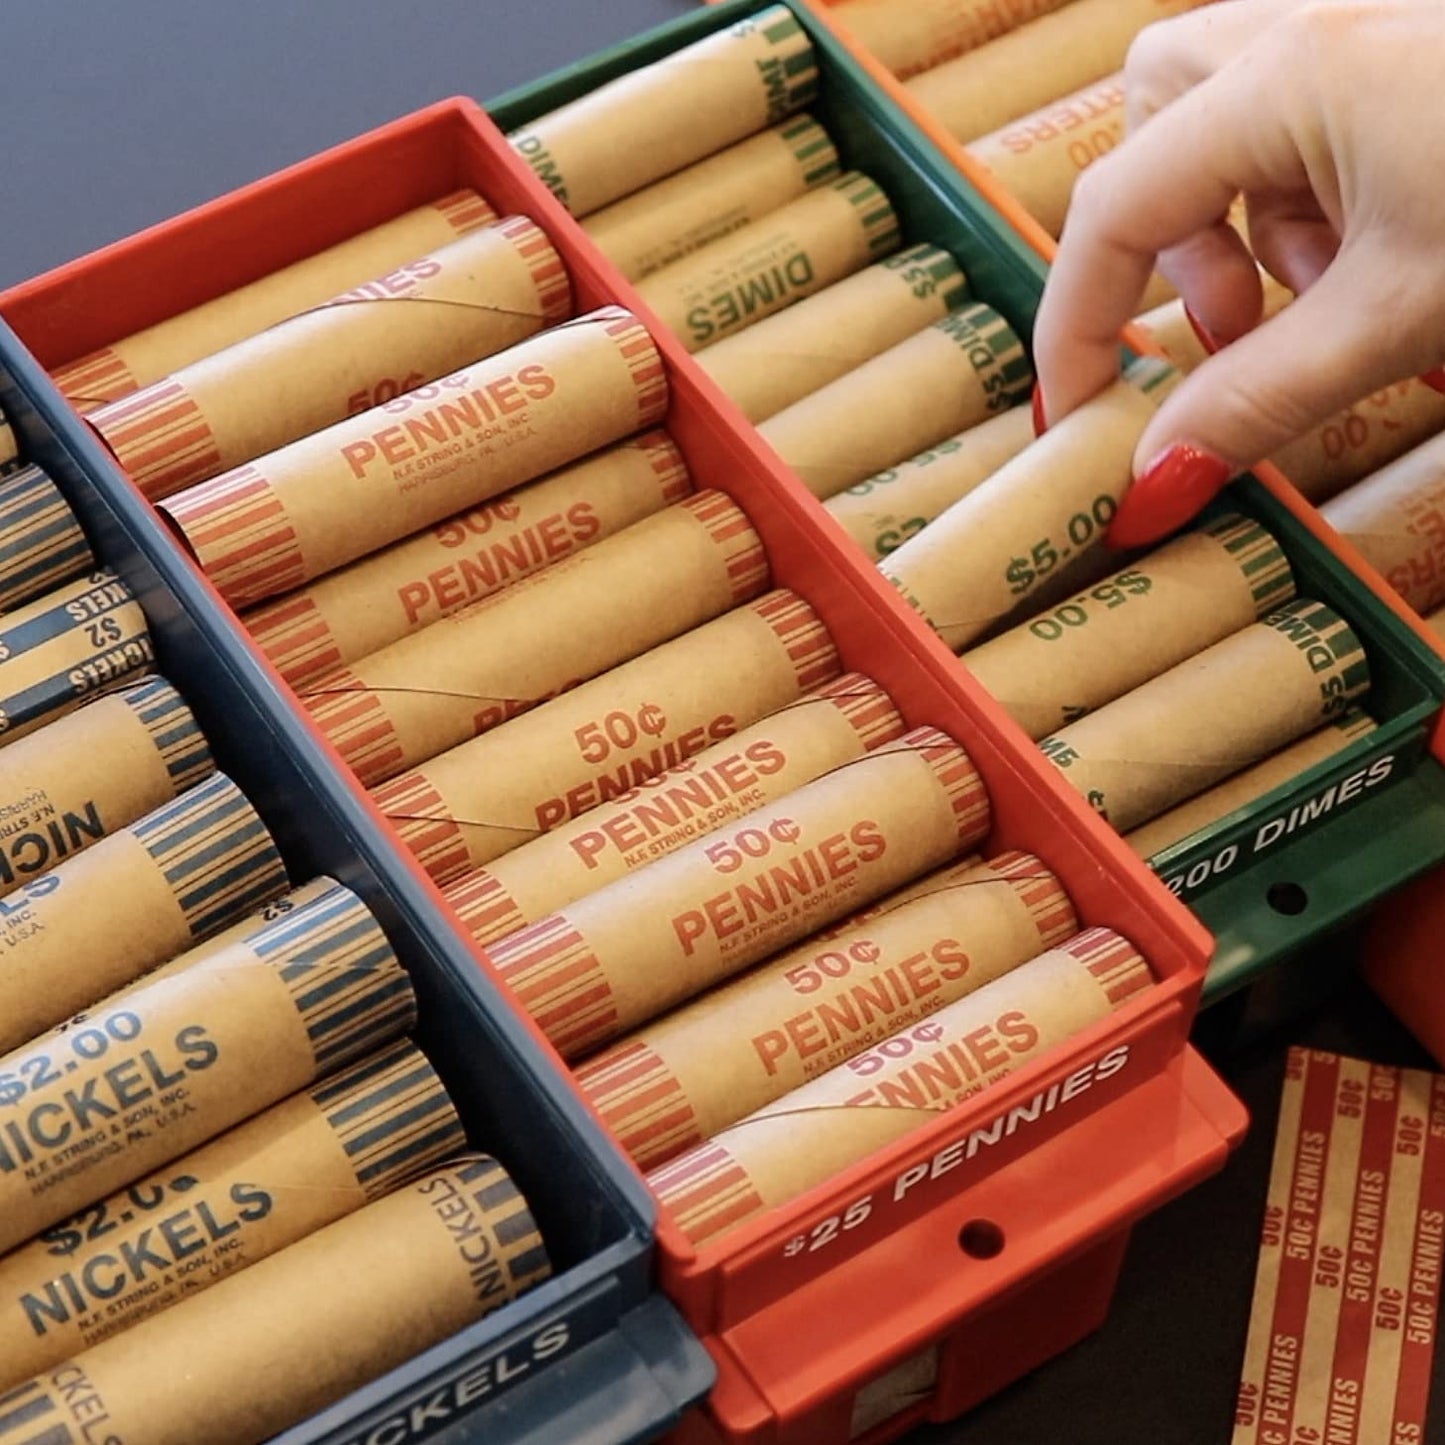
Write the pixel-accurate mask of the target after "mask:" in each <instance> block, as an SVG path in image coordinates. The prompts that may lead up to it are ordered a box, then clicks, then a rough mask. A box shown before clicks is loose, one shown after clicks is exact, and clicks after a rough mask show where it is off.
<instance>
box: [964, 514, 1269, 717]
mask: <svg viewBox="0 0 1445 1445" xmlns="http://www.w3.org/2000/svg"><path fill="white" fill-rule="evenodd" d="M1294 590H1295V589H1294V576H1293V574H1292V573H1291V571H1290V566H1289V562H1288V560H1287V559H1286V557H1285V555H1284V553H1283V552H1282V551H1281V550H1280V546H1279V543H1278V542H1276V541H1275V539H1274V538H1273V537H1272V536H1271V535H1270V534H1269V533H1268V532H1266V531H1265V529H1264V528H1263V527H1261V526H1260V525H1259V523H1258V522H1254V521H1250V520H1247V519H1246V518H1243V517H1239V516H1236V515H1233V514H1226V515H1225V516H1222V517H1220V518H1218V519H1217V520H1215V521H1213V522H1211V523H1210V524H1209V525H1208V526H1206V527H1203V528H1201V529H1200V530H1199V531H1197V532H1189V533H1186V534H1185V535H1184V536H1182V537H1176V538H1175V539H1174V540H1173V541H1172V542H1170V543H1168V544H1167V545H1166V546H1164V547H1161V548H1159V549H1158V550H1157V551H1155V552H1152V553H1150V554H1149V556H1147V557H1143V558H1141V559H1140V560H1139V561H1138V562H1137V563H1135V564H1134V565H1133V566H1132V567H1126V568H1124V570H1123V571H1121V572H1116V573H1114V575H1113V576H1112V577H1108V578H1106V579H1105V580H1104V581H1102V582H1098V583H1095V584H1094V586H1092V587H1089V588H1088V589H1086V590H1085V591H1083V592H1080V593H1078V594H1077V595H1075V596H1074V597H1072V598H1071V599H1070V600H1069V601H1067V602H1064V603H1061V604H1060V605H1059V606H1057V607H1054V608H1051V609H1050V610H1049V611H1047V612H1045V613H1041V614H1040V615H1039V616H1038V617H1035V618H1034V619H1033V621H1031V622H1026V623H1023V624H1021V625H1020V626H1018V627H1014V628H1011V629H1010V630H1009V631H1008V632H1005V633H1004V634H1003V635H1002V636H1000V637H996V638H994V640H993V641H992V642H986V643H984V644H983V646H982V647H976V648H974V649H973V650H972V651H970V652H965V653H964V654H963V664H964V666H965V667H967V668H968V670H969V671H970V672H971V673H972V674H973V675H974V677H975V678H977V679H978V681H979V682H981V683H982V684H983V685H984V687H985V688H987V689H988V691H989V692H990V693H992V694H993V696H994V698H995V700H996V701H998V702H999V703H1000V704H1001V705H1002V707H1003V709H1004V711H1005V712H1006V713H1008V715H1009V716H1010V717H1011V718H1013V720H1014V721H1015V722H1016V723H1018V724H1019V726H1020V727H1021V728H1023V730H1024V731H1025V732H1026V733H1028V735H1029V736H1030V737H1031V738H1034V739H1038V738H1042V737H1047V736H1048V735H1049V734H1050V733H1051V732H1054V731H1055V730H1056V729H1058V728H1061V727H1066V726H1067V725H1068V724H1069V723H1072V722H1076V721H1077V720H1078V719H1079V718H1081V717H1083V716H1084V715H1085V714H1086V713H1090V712H1093V711H1094V709H1095V708H1098V707H1102V706H1103V705H1104V704H1105V703H1108V702H1112V701H1113V700H1114V699H1115V698H1116V697H1120V696H1122V695H1123V694H1124V693H1126V692H1128V691H1129V690H1130V689H1131V688H1135V687H1138V686H1139V685H1140V684H1141V683H1145V682H1148V681H1149V679H1150V678H1152V677H1158V676H1159V674H1160V673H1163V672H1167V671H1168V670H1169V669H1170V668H1171V667H1173V666H1175V665H1176V664H1177V663H1181V662H1184V661H1186V660H1187V659H1188V658H1191V657H1193V656H1195V655H1196V654H1197V653H1200V652H1203V651H1204V649H1205V648H1206V647H1210V646H1212V645H1213V644H1214V643H1216V642H1219V641H1222V640H1223V639H1224V638H1226V637H1229V636H1231V635H1232V634H1233V633H1235V632H1238V631H1239V630H1240V629H1241V628H1243V627H1248V626H1249V624H1250V623H1252V622H1256V621H1258V620H1259V618H1261V617H1263V616H1264V615H1265V614H1266V613H1268V612H1271V611H1273V609H1274V608H1276V607H1279V606H1281V605H1282V604H1283V603H1285V602H1288V601H1289V600H1290V598H1291V597H1293V596H1294Z"/></svg>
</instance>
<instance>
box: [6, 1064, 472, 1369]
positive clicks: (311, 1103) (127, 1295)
mask: <svg viewBox="0 0 1445 1445" xmlns="http://www.w3.org/2000/svg"><path fill="white" fill-rule="evenodd" d="M465 1148H466V1135H465V1133H464V1131H463V1129H462V1125H461V1121H460V1120H459V1119H458V1118H457V1113H456V1110H455V1109H454V1108H453V1107H452V1102H451V1100H450V1099H449V1098H448V1097H447V1093H446V1090H445V1089H444V1088H443V1087H442V1083H441V1080H440V1079H438V1078H437V1076H436V1073H435V1072H434V1071H433V1069H432V1067H431V1065H430V1064H428V1063H427V1061H426V1060H425V1059H424V1058H423V1057H422V1056H421V1054H420V1053H419V1052H418V1051H417V1050H416V1049H415V1048H413V1047H412V1045H411V1044H409V1043H407V1042H405V1041H404V1040H402V1041H398V1042H397V1043H395V1044H391V1045H389V1046H388V1047H386V1048H383V1049H381V1050H380V1051H379V1052H377V1053H375V1054H373V1055H370V1056H369V1057H367V1058H365V1059H363V1060H362V1061H361V1062H360V1063H358V1064H354V1065H352V1067H350V1068H349V1069H344V1070H343V1071H342V1072H341V1073H339V1074H336V1075H334V1076H333V1077H332V1078H330V1079H327V1080H326V1081H325V1082H323V1083H320V1084H314V1085H312V1087H311V1088H309V1089H307V1090H304V1091H303V1092H301V1093H299V1094H293V1095H292V1096H291V1098H289V1099H287V1100H285V1101H284V1102H282V1103H280V1104H276V1105H274V1106H273V1107H272V1108H270V1109H267V1110H266V1112H265V1113H263V1114H257V1115H256V1117H255V1118H253V1119H251V1120H249V1121H248V1122H246V1123H244V1124H240V1125H238V1126H237V1127H236V1128H234V1129H232V1130H230V1131H229V1132H227V1133H225V1134H223V1135H221V1137H220V1138H218V1139H215V1140H212V1142H211V1143H209V1144H206V1145H203V1146H202V1147H201V1148H200V1149H198V1150H196V1151H195V1152H194V1153H192V1154H188V1155H186V1156H185V1157H184V1158H183V1159H179V1160H177V1161H176V1162H175V1163H173V1164H171V1165H169V1166H167V1167H166V1169H164V1170H163V1171H162V1172H160V1173H158V1174H153V1175H151V1176H150V1177H149V1178H147V1179H141V1180H137V1181H136V1183H134V1184H132V1185H130V1186H129V1187H128V1188H126V1189H124V1190H121V1191H119V1192H118V1193H116V1194H112V1195H111V1196H110V1197H109V1198H107V1199H103V1200H100V1201H99V1202H98V1203H95V1204H92V1205H90V1206H89V1207H87V1208H86V1209H84V1210H82V1211H81V1212H80V1213H79V1214H77V1215H74V1216H73V1217H71V1218H70V1219H66V1220H62V1221H61V1222H60V1223H59V1224H56V1225H52V1226H51V1227H50V1228H49V1229H47V1230H44V1231H43V1232H42V1233H41V1234H39V1235H38V1236H37V1237H36V1238H35V1239H33V1240H31V1242H30V1243H29V1244H25V1245H22V1246H21V1247H20V1248H19V1249H17V1250H15V1251H14V1252H13V1253H11V1254H8V1255H6V1256H5V1257H4V1258H3V1259H0V1390H3V1389H5V1388H6V1387H8V1386H10V1385H13V1384H15V1383H16V1382H17V1381H19V1380H23V1379H25V1378H26V1376H28V1375H32V1374H35V1373H37V1372H38V1371H40V1370H44V1369H48V1368H49V1367H50V1366H52V1365H55V1364H58V1363H59V1362H60V1361H62V1360H64V1359H66V1358H68V1357H69V1356H70V1355H73V1354H76V1353H78V1352H79V1351H80V1350H83V1349H86V1348H87V1347H89V1346H91V1345H95V1344H98V1343H99V1342H100V1341H101V1340H104V1339H108V1338H109V1337H110V1336H111V1335H114V1334H118V1333H119V1332H120V1331H121V1330H124V1329H128V1328H130V1327H131V1326H132V1325H134V1324H137V1323H138V1322H139V1321H140V1320H142V1319H144V1318H146V1317H147V1316H149V1315H153V1314H157V1313H159V1312H160V1311H161V1310H164V1309H167V1308H169V1307H170V1306H171V1305H173V1304H176V1303H177V1302H178V1301H180V1300H183V1299H188V1298H190V1297H192V1296H193V1295H196V1294H199V1293H200V1292H201V1291H202V1290H205V1289H209V1288H210V1287H211V1286H212V1285H213V1284H216V1283H217V1282H218V1281H219V1280H221V1279H223V1278H225V1277H227V1276H229V1275H232V1274H236V1273H238V1272H239V1271H241V1270H243V1269H248V1268H250V1267H251V1266H252V1265H254V1264H256V1263H257V1262H258V1261H259V1260H262V1259H265V1258H266V1257H267V1256H268V1255H272V1254H275V1253H276V1252H277V1251H278V1250H281V1249H285V1248H286V1247H287V1246H288V1245H291V1244H294V1243H295V1242H296V1241H297V1240H298V1239H304V1238H305V1237H306V1236H307V1235H309V1234H314V1233H315V1232H316V1231H317V1230H318V1229H322V1228H324V1227H325V1226H326V1225H328V1224H330V1223H332V1221H333V1220H337V1219H340V1218H343V1217H344V1216H345V1215H348V1214H352V1213H354V1212H355V1211H356V1210H358V1209H360V1208H361V1207H362V1206H363V1205H365V1204H367V1203H368V1202H370V1201H371V1200H374V1199H380V1198H381V1197H382V1196H383V1195H386V1194H390V1193H391V1192H392V1190H394V1189H396V1188H399V1187H400V1186H401V1185H403V1184H405V1183H407V1181H408V1180H410V1179H414V1178H415V1177H416V1176H417V1175H418V1174H421V1173H424V1172H425V1171H426V1170H428V1169H430V1168H433V1167H434V1166H436V1165H438V1164H440V1163H441V1162H442V1161H443V1160H445V1159H448V1158H452V1157H454V1156H456V1155H458V1154H460V1153H462V1151H463V1150H465Z"/></svg>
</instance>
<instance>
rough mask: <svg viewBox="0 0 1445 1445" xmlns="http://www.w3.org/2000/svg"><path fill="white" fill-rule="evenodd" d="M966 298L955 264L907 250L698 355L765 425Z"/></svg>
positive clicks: (927, 248) (931, 249)
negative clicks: (765, 422)
mask: <svg viewBox="0 0 1445 1445" xmlns="http://www.w3.org/2000/svg"><path fill="white" fill-rule="evenodd" d="M967 294H968V282H967V280H966V278H965V277H964V274H963V271H962V270H961V269H960V268H959V265H958V262H957V261H955V260H954V259H953V257H952V256H950V255H949V254H948V252H947V251H941V250H939V248H938V247H937V246H932V245H928V244H926V243H925V244H924V245H921V246H910V247H909V248H908V250H906V251H900V252H899V253H898V254H897V255H895V256H890V257H889V258H888V259H887V260H886V261H879V262H878V263H877V264H876V265H873V266H868V267H866V268H865V269H863V270H862V271H859V272H858V273H857V274H856V275H854V276H849V277H848V278H847V279H846V280H843V281H835V282H834V283H833V284H832V285H831V286H827V287H825V288H824V289H823V290H821V291H819V292H818V293H817V294H816V295H815V296H809V297H808V298H807V299H805V300H803V301H798V302H795V303H794V304H793V305H792V306H789V307H788V308H787V310H785V311H780V312H779V313H778V314H777V315H776V316H769V317H768V318H767V319H766V320H764V321H759V322H757V323H756V324H755V325H753V326H749V327H748V328H747V329H746V330H745V331H740V332H738V333H736V334H735V335H733V336H729V337H727V338H726V339H724V340H722V341H718V342H714V343H713V344H712V345H711V346H705V347H703V349H702V350H701V351H699V352H698V353H697V361H698V365H699V366H701V367H702V369H703V370H704V371H705V372H707V373H708V375H709V376H711V377H712V379H713V380H714V381H715V382H717V384H718V385H719V386H720V387H722V389H723V390H724V391H725V392H726V393H727V394H728V396H730V397H731V398H732V400H733V401H735V402H736V403H737V404H738V406H739V407H740V408H741V409H742V411H743V414H744V415H745V416H746V417H747V418H748V420H749V421H754V422H761V421H766V420H767V419H768V418H769V417H771V416H776V415H777V413H778V412H780V411H782V410H783V409H784V408H785V407H789V406H791V405H792V404H793V403H794V402H796V401H801V400H802V399H803V398H804V397H805V396H810V395H812V393H813V392H815V391H818V390H820V389H821V388H823V387H824V386H827V385H828V383H829V382H833V381H837V380H838V378H839V377H841V376H844V375H846V374H847V373H848V372H850V371H852V370H853V369H854V368H856V367H859V366H861V365H862V364H863V363H864V362H865V361H869V360H871V359H872V358H873V357H875V356H878V355H880V354H881V353H882V352H885V351H889V350H891V349H892V348H893V347H895V346H898V345H900V344H901V343H902V342H904V341H906V340H908V338H909V337H910V336H914V335H916V334H917V333H918V332H919V331H920V330H921V329H922V328H923V327H925V326H927V325H929V324H930V323H931V322H934V321H938V320H941V319H942V318H943V317H945V316H946V315H948V313H949V311H950V310H952V309H953V308H954V307H955V306H958V305H961V304H962V303H963V301H964V299H965V297H966V296H967Z"/></svg>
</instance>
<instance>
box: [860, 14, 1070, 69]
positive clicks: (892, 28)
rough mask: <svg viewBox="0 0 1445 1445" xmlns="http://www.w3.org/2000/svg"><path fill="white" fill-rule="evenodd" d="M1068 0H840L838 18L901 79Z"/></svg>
mask: <svg viewBox="0 0 1445 1445" xmlns="http://www.w3.org/2000/svg"><path fill="white" fill-rule="evenodd" d="M1067 3H1068V0H1002V3H999V0H908V3H907V4H906V5H900V4H898V0H844V3H842V4H840V5H838V6H837V7H836V11H835V13H836V14H837V17H838V19H839V20H841V21H842V22H843V24H844V25H846V26H847V27H848V29H849V30H851V31H852V32H853V34H854V35H856V36H857V37H858V39H859V40H861V41H862V42H863V44H864V45H866V46H867V47H868V49H869V50H871V51H872V52H873V54H874V55H876V56H877V57H878V59H879V60H881V61H882V62H883V63H884V65H886V66H887V67H888V68H889V70H891V71H893V72H894V74H895V75H897V76H899V77H900V78H901V79H905V80H906V79H907V78H908V77H909V76H910V75H917V74H918V72H919V71H921V70H931V69H932V68H933V67H934V66H935V65H942V64H943V62H944V61H945V60H952V59H953V58H954V57H955V56H957V55H963V54H964V53H966V52H967V51H970V50H975V49H977V48H978V47H979V46H980V45H983V44H986V43H987V42H988V41H990V40H993V39H995V38H997V37H998V36H1000V35H1004V34H1007V33H1008V32H1009V31H1010V30H1016V29H1017V28H1018V27H1019V26H1020V25H1023V24H1025V23H1026V22H1028V21H1030V20H1033V19H1035V18H1037V17H1038V16H1040V15H1047V14H1048V13H1049V12H1050V11H1051V10H1057V9H1058V8H1059V7H1060V6H1061V5H1065V4H1067Z"/></svg>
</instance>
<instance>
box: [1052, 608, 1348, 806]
mask: <svg viewBox="0 0 1445 1445" xmlns="http://www.w3.org/2000/svg"><path fill="white" fill-rule="evenodd" d="M1369 686H1370V667H1369V662H1368V661H1367V659H1366V657H1365V651H1364V648H1363V647H1362V646H1361V644H1360V640H1359V638H1358V637H1356V635H1355V633H1354V631H1353V630H1352V629H1351V627H1350V625H1349V624H1348V623H1347V622H1346V621H1344V619H1343V618H1341V617H1340V616H1339V615H1338V614H1337V613H1335V612H1333V611H1332V610H1331V609H1330V608H1328V607H1326V606H1324V605H1323V604H1322V603H1319V602H1312V601H1309V600H1308V599H1305V598H1300V599H1298V600H1296V601H1294V602H1291V603H1288V604H1287V605H1286V606H1284V607H1281V608H1280V609H1279V610H1278V611H1276V612H1273V613H1271V614H1270V615H1269V616H1268V617H1266V618H1265V619H1264V620H1263V621H1261V622H1256V623H1254V624H1253V625H1252V626H1249V627H1246V628H1244V629H1243V630H1242V631H1240V632H1236V633H1235V634H1234V636H1232V637H1228V638H1226V639H1225V640H1224V641H1223V642H1217V643H1215V644H1214V646H1213V647H1210V648H1208V649H1206V650H1205V651H1204V652H1201V653H1200V654H1199V655H1198V656H1197V657H1193V658H1191V659H1190V660H1189V661H1188V662H1182V663H1180V664H1179V665H1178V666H1177V667H1172V668H1170V669H1169V671H1168V672H1166V673H1163V674H1162V675H1161V676H1159V677H1156V678H1154V679H1153V680H1152V681H1150V682H1146V683H1145V684H1144V685H1143V686H1142V687H1136V688H1135V689H1134V690H1133V691H1132V692H1128V693H1125V694H1124V696H1123V697H1121V698H1119V699H1118V700H1117V701H1115V702H1111V703H1109V704H1108V705H1107V706H1105V707H1102V708H1100V709H1099V710H1098V712H1094V713H1090V714H1089V716H1088V717H1086V718H1082V719H1081V720H1080V721H1078V722H1076V723H1073V724H1071V725H1070V726H1069V727H1066V728H1062V729H1061V730H1060V731H1058V732H1056V733H1054V734H1053V735H1052V736H1051V737H1047V738H1045V739H1044V740H1043V742H1041V743H1040V744H1039V747H1040V748H1041V750H1042V751H1043V753H1044V756H1045V757H1047V758H1048V759H1049V760H1050V761H1051V762H1053V763H1054V765H1055V766H1056V767H1057V768H1058V769H1059V770H1060V771H1061V772H1062V773H1063V775H1064V777H1065V778H1066V779H1067V781H1068V782H1069V784H1070V786H1071V787H1073V788H1075V789H1077V790H1078V791H1079V792H1080V793H1082V794H1083V795H1084V796H1085V797H1086V798H1087V799H1088V800H1089V802H1090V803H1091V804H1092V805H1093V807H1094V808H1095V809H1097V810H1098V812H1099V813H1101V814H1102V815H1103V816H1104V817H1105V818H1107V819H1108V820H1109V822H1111V823H1112V824H1113V825H1114V827H1116V828H1117V829H1118V830H1119V831H1120V832H1121V833H1127V832H1130V831H1131V830H1132V829H1134V828H1137V827H1138V826H1139V825H1140V824H1141V823H1147V822H1148V821H1149V820H1150V819H1151V818H1157V817H1158V816H1159V814H1160V813H1163V812H1165V811H1166V810H1167V809H1169V808H1172V807H1173V806H1174V805H1175V804H1176V803H1182V802H1183V801H1184V800H1185V799H1186V798H1192V797H1193V796H1194V795H1195V794H1196V793H1200V792H1203V791H1204V789H1205V788H1208V787H1211V786H1213V785H1214V784H1215V783H1218V782H1220V781H1221V780H1223V779H1224V778H1227V777H1229V776H1230V775H1231V774H1234V773H1237V772H1240V771H1241V770H1242V769H1244V768H1247V767H1249V766H1250V765H1251V764H1252V763H1257V762H1259V761H1260V759H1261V758H1265V757H1268V756H1269V754H1271V753H1273V752H1276V751H1277V750H1278V749H1280V748H1283V747H1286V746H1288V745H1289V744H1290V743H1292V742H1295V741H1296V740H1297V739H1298V738H1300V737H1302V736H1304V735H1305V734H1306V733H1311V732H1313V731H1314V730H1315V729H1316V728H1318V727H1319V726H1320V724H1321V723H1323V722H1328V721H1329V720H1330V719H1332V718H1335V717H1338V716H1339V715H1341V714H1342V713H1344V712H1345V711H1346V710H1347V709H1348V708H1349V705H1350V703H1351V702H1352V701H1354V700H1355V699H1357V698H1359V697H1361V696H1362V695H1363V694H1364V693H1365V692H1367V691H1368V690H1369Z"/></svg>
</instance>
